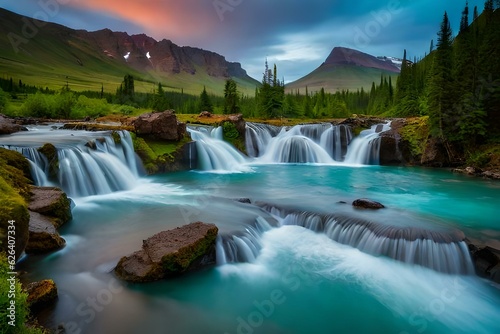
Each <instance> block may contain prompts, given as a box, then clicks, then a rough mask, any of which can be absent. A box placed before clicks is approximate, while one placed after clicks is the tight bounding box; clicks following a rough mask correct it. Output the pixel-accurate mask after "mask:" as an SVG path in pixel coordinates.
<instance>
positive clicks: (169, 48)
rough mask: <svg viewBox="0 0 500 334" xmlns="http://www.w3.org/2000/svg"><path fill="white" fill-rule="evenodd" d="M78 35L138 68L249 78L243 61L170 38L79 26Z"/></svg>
mask: <svg viewBox="0 0 500 334" xmlns="http://www.w3.org/2000/svg"><path fill="white" fill-rule="evenodd" d="M76 36H77V38H78V39H79V40H80V41H81V42H82V43H83V44H87V45H89V46H90V47H91V48H92V49H94V50H95V52H96V53H98V54H100V55H104V56H106V57H107V58H109V59H110V60H113V61H117V62H120V63H123V64H126V65H128V66H130V67H133V68H134V69H136V70H138V71H146V70H156V71H158V72H162V73H164V74H167V75H169V74H179V73H183V72H185V73H188V74H192V75H194V74H196V73H197V72H198V71H204V72H206V73H207V74H208V75H209V76H212V77H217V78H229V77H240V78H248V75H247V72H246V71H245V70H244V69H243V68H241V64H239V63H231V62H228V61H227V60H226V58H224V57H223V56H221V55H219V54H217V53H215V52H211V51H207V50H203V49H199V48H194V47H189V46H182V47H181V46H178V45H176V44H175V43H173V42H172V41H170V40H167V39H163V40H161V41H156V40H155V39H154V38H152V37H149V36H147V35H145V34H140V35H128V34H127V33H124V32H114V31H111V30H109V29H104V30H99V31H94V32H88V31H84V30H79V31H77V32H76Z"/></svg>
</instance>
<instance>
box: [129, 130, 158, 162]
mask: <svg viewBox="0 0 500 334" xmlns="http://www.w3.org/2000/svg"><path fill="white" fill-rule="evenodd" d="M133 142H134V150H135V152H136V153H137V154H138V155H139V157H140V158H141V160H142V162H143V164H144V165H147V164H150V163H153V162H154V161H155V160H156V157H157V155H156V154H155V152H154V151H153V150H152V149H151V147H149V145H148V144H147V143H146V141H145V140H144V139H143V138H141V137H136V138H135V139H133Z"/></svg>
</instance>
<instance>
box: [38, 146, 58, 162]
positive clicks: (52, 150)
mask: <svg viewBox="0 0 500 334" xmlns="http://www.w3.org/2000/svg"><path fill="white" fill-rule="evenodd" d="M38 152H40V153H42V154H43V155H45V157H46V158H47V160H48V161H49V162H51V161H53V160H56V159H57V148H56V147H55V146H54V145H52V144H50V143H47V144H44V145H43V146H42V147H40V148H39V149H38Z"/></svg>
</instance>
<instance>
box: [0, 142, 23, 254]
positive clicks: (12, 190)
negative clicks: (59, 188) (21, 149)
mask: <svg viewBox="0 0 500 334" xmlns="http://www.w3.org/2000/svg"><path fill="white" fill-rule="evenodd" d="M15 166H17V167H19V168H17V167H15ZM26 173H29V165H27V162H26V159H25V158H24V157H23V156H22V155H21V154H19V153H17V152H14V151H9V150H5V149H3V148H0V251H6V252H7V253H9V252H8V250H9V249H8V241H9V236H8V235H9V232H8V231H9V230H11V231H14V232H15V234H13V233H12V232H10V236H11V237H12V236H14V237H15V247H16V248H15V256H16V259H18V258H19V257H20V256H21V254H22V252H23V251H24V249H25V247H26V244H27V242H28V236H29V233H28V224H29V213H28V208H27V200H28V199H29V197H30V192H29V189H30V187H31V186H30V183H31V181H30V180H29V179H28V178H27V177H26V176H25V175H26ZM11 222H12V224H11ZM9 226H13V227H9Z"/></svg>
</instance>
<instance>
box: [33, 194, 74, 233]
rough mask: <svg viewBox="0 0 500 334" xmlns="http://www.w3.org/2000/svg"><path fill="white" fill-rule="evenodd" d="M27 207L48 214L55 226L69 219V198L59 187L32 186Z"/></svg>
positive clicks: (70, 216)
mask: <svg viewBox="0 0 500 334" xmlns="http://www.w3.org/2000/svg"><path fill="white" fill-rule="evenodd" d="M28 209H29V210H31V211H34V212H38V213H40V214H42V215H45V216H50V217H51V218H53V219H52V222H53V223H54V226H55V227H56V228H58V227H60V226H61V225H63V224H65V223H67V222H68V221H70V220H71V218H72V215H71V200H70V199H68V197H67V196H66V194H65V193H64V192H63V191H62V190H61V189H59V188H55V187H33V188H32V189H31V202H30V204H29V206H28Z"/></svg>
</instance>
